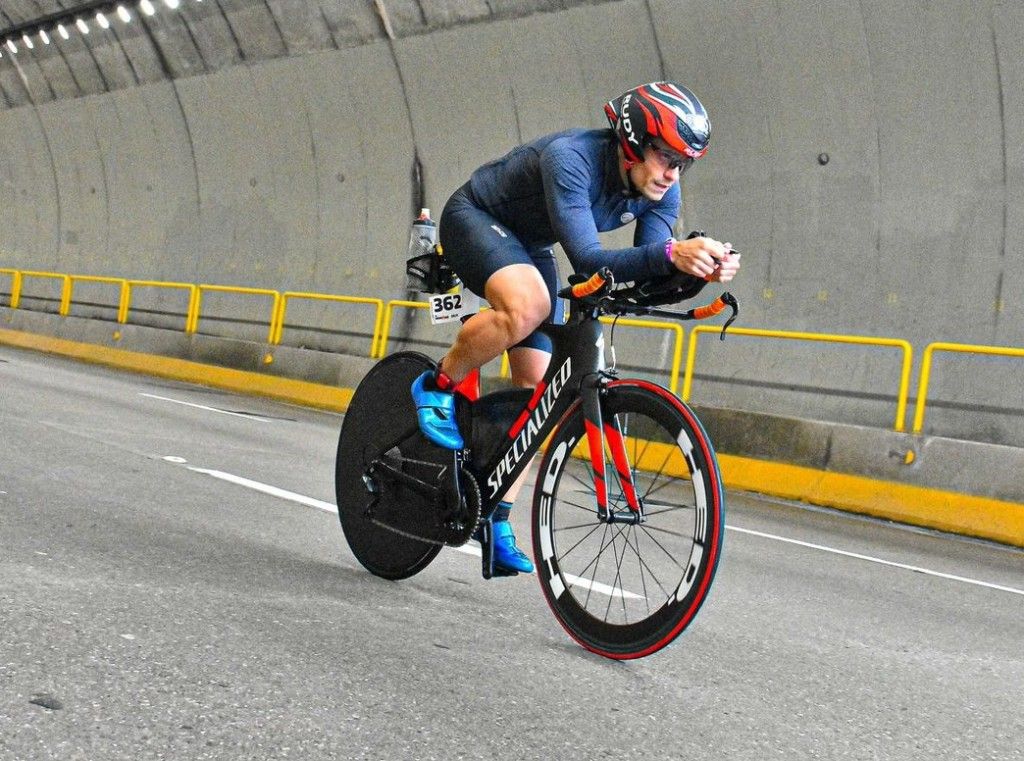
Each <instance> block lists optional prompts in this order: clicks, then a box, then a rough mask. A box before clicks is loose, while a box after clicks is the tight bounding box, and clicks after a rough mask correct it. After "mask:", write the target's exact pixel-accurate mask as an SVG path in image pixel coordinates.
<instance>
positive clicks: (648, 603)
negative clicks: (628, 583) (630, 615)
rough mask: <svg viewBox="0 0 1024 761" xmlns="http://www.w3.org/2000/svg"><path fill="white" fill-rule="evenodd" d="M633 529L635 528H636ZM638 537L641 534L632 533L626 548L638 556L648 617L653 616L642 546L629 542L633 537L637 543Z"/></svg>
mask: <svg viewBox="0 0 1024 761" xmlns="http://www.w3.org/2000/svg"><path fill="white" fill-rule="evenodd" d="M633 528H635V526H634V527H633ZM638 535H639V532H637V531H631V532H630V533H629V536H627V537H626V546H627V547H629V549H631V550H633V554H634V555H636V561H637V563H636V567H637V570H638V571H639V572H640V588H641V589H642V590H643V593H644V605H646V606H647V615H648V616H649V615H651V600H650V598H649V597H648V596H647V577H646V576H645V575H644V562H643V558H642V557H641V556H640V545H639V542H638V541H637V542H636V545H635V546H634V544H633V542H630V541H629V539H630V537H633V539H634V541H636V540H637V537H638ZM654 581H655V583H657V579H655V580H654ZM659 586H660V584H659Z"/></svg>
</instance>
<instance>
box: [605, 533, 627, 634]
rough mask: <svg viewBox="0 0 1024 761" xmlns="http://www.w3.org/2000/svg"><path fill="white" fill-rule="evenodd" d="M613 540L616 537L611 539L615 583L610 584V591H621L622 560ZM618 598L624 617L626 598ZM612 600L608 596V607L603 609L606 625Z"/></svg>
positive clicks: (611, 596) (612, 596)
mask: <svg viewBox="0 0 1024 761" xmlns="http://www.w3.org/2000/svg"><path fill="white" fill-rule="evenodd" d="M615 539H616V537H612V554H613V556H614V557H615V581H614V583H613V584H612V589H618V590H621V589H622V560H621V559H620V558H619V548H618V544H617V542H616V541H615ZM623 552H625V550H623ZM619 597H621V598H622V612H623V615H625V613H626V596H625V595H619ZM614 599H615V597H614V595H608V607H607V608H606V609H605V612H604V620H605V622H606V623H607V621H608V616H609V614H610V613H611V610H612V602H613V601H614Z"/></svg>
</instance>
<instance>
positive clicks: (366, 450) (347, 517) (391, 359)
mask: <svg viewBox="0 0 1024 761" xmlns="http://www.w3.org/2000/svg"><path fill="white" fill-rule="evenodd" d="M433 366H434V363H433V362H432V361H431V360H430V358H429V357H427V356H426V355H424V354H420V353H418V352H398V353H396V354H392V355H390V356H388V357H386V358H385V359H382V360H381V361H380V362H378V363H377V364H376V365H374V367H373V368H372V369H371V370H370V372H369V373H367V374H366V376H365V377H364V378H363V380H362V381H361V382H360V384H359V386H358V387H357V388H356V391H355V394H354V395H353V396H352V400H351V402H350V403H349V407H348V411H347V412H346V413H345V418H344V420H343V421H342V426H341V434H340V436H339V438H338V453H337V458H336V465H335V489H336V493H337V503H338V518H339V520H340V521H341V528H342V531H343V532H344V534H345V539H346V540H347V541H348V545H349V548H350V549H351V550H352V554H353V555H355V557H356V559H357V560H358V561H359V562H360V563H361V564H362V565H363V567H365V568H366V569H367V570H368V571H370V573H372V574H374V575H376V576H381V577H383V578H385V579H395V580H397V579H405V578H408V577H410V576H413V575H414V574H417V573H419V572H420V571H422V570H423V569H424V568H426V567H427V565H429V564H430V561H432V560H433V559H434V558H435V557H436V556H437V553H438V552H440V551H441V546H440V545H439V544H437V543H434V542H436V541H443V538H444V534H443V533H442V532H441V530H440V528H439V525H438V524H437V522H436V520H435V519H436V511H435V509H434V507H433V505H431V504H430V502H429V501H428V500H427V498H426V497H424V496H423V495H422V494H420V493H418V492H416V491H413V490H412V489H410V488H408V487H406V486H402V485H400V484H388V485H387V488H384V489H382V490H381V492H380V494H379V495H378V496H379V499H378V501H377V503H376V505H374V506H373V509H372V519H371V517H370V516H369V515H368V513H367V508H368V506H369V505H370V502H371V500H372V499H373V495H372V494H371V493H370V492H369V491H368V489H367V486H366V484H365V482H364V480H363V475H364V473H365V472H366V468H367V466H368V465H369V464H370V462H372V461H373V460H374V459H377V458H379V457H381V456H382V455H383V454H384V453H385V451H387V452H388V454H387V457H388V458H389V459H390V460H391V462H392V463H394V464H399V465H400V466H401V468H402V470H403V471H405V472H409V471H410V470H413V469H417V470H419V471H424V469H425V468H426V466H424V465H422V464H417V465H410V464H406V463H405V462H404V461H405V460H406V459H409V460H415V461H418V462H419V463H437V464H438V467H440V466H441V465H443V464H444V461H443V460H442V459H441V456H442V453H441V450H439V449H438V448H437V447H434V446H433V445H431V444H430V443H429V442H428V441H427V440H426V439H425V438H424V437H423V436H422V434H420V432H419V425H418V423H417V421H416V408H415V406H414V405H413V402H412V396H411V394H410V387H411V386H412V382H413V380H415V379H416V377H417V376H418V375H419V374H420V373H422V372H423V371H424V370H427V369H429V368H431V367H433ZM426 470H429V468H426ZM415 474H416V475H419V476H420V477H423V476H424V475H426V473H424V472H419V473H415ZM375 521H376V522H375ZM389 527H390V528H389ZM410 534H411V535H413V536H420V537H425V538H426V539H428V541H420V540H418V539H414V538H412V537H411V536H409V535H410ZM429 540H433V541H429Z"/></svg>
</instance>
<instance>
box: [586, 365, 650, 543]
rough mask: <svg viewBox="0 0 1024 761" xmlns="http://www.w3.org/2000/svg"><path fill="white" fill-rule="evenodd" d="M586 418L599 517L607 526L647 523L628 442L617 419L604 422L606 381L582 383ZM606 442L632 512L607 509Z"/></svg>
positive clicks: (588, 380) (595, 380)
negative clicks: (604, 382)
mask: <svg viewBox="0 0 1024 761" xmlns="http://www.w3.org/2000/svg"><path fill="white" fill-rule="evenodd" d="M582 392H583V393H582V396H583V419H584V426H585V428H586V432H587V446H588V448H589V451H590V468H591V473H592V475H593V479H594V491H595V492H596V494H597V516H598V518H599V519H600V520H601V521H602V522H604V523H627V524H632V525H636V524H638V523H643V522H644V521H645V520H646V517H645V516H644V506H643V502H642V500H641V499H640V497H639V496H638V495H637V493H636V486H635V484H634V483H633V471H632V469H631V468H630V467H629V459H628V458H627V457H626V439H625V436H624V435H623V432H622V426H621V424H620V422H619V419H618V417H617V416H614V415H613V416H612V418H611V419H610V420H607V421H606V420H604V419H603V417H604V416H603V413H602V411H601V397H602V396H603V395H604V384H603V379H602V378H600V377H599V376H598V377H594V378H590V379H587V380H586V381H585V382H584V384H583V389H582ZM605 442H607V444H608V451H609V452H610V453H611V456H612V464H613V465H614V466H615V473H616V476H617V477H618V479H619V486H620V488H621V489H622V494H623V496H625V498H626V504H627V505H628V506H629V511H628V512H627V511H621V512H615V511H614V510H612V509H611V508H610V507H609V506H608V482H607V478H606V473H607V467H606V464H607V461H606V458H605Z"/></svg>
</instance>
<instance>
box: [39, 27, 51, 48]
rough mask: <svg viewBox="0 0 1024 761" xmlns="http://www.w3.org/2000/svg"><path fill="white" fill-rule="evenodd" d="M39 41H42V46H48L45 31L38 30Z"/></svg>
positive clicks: (47, 37)
mask: <svg viewBox="0 0 1024 761" xmlns="http://www.w3.org/2000/svg"><path fill="white" fill-rule="evenodd" d="M39 39H41V40H42V41H43V44H44V45H49V44H50V35H48V34H47V33H46V30H45V29H40V30H39Z"/></svg>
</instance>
